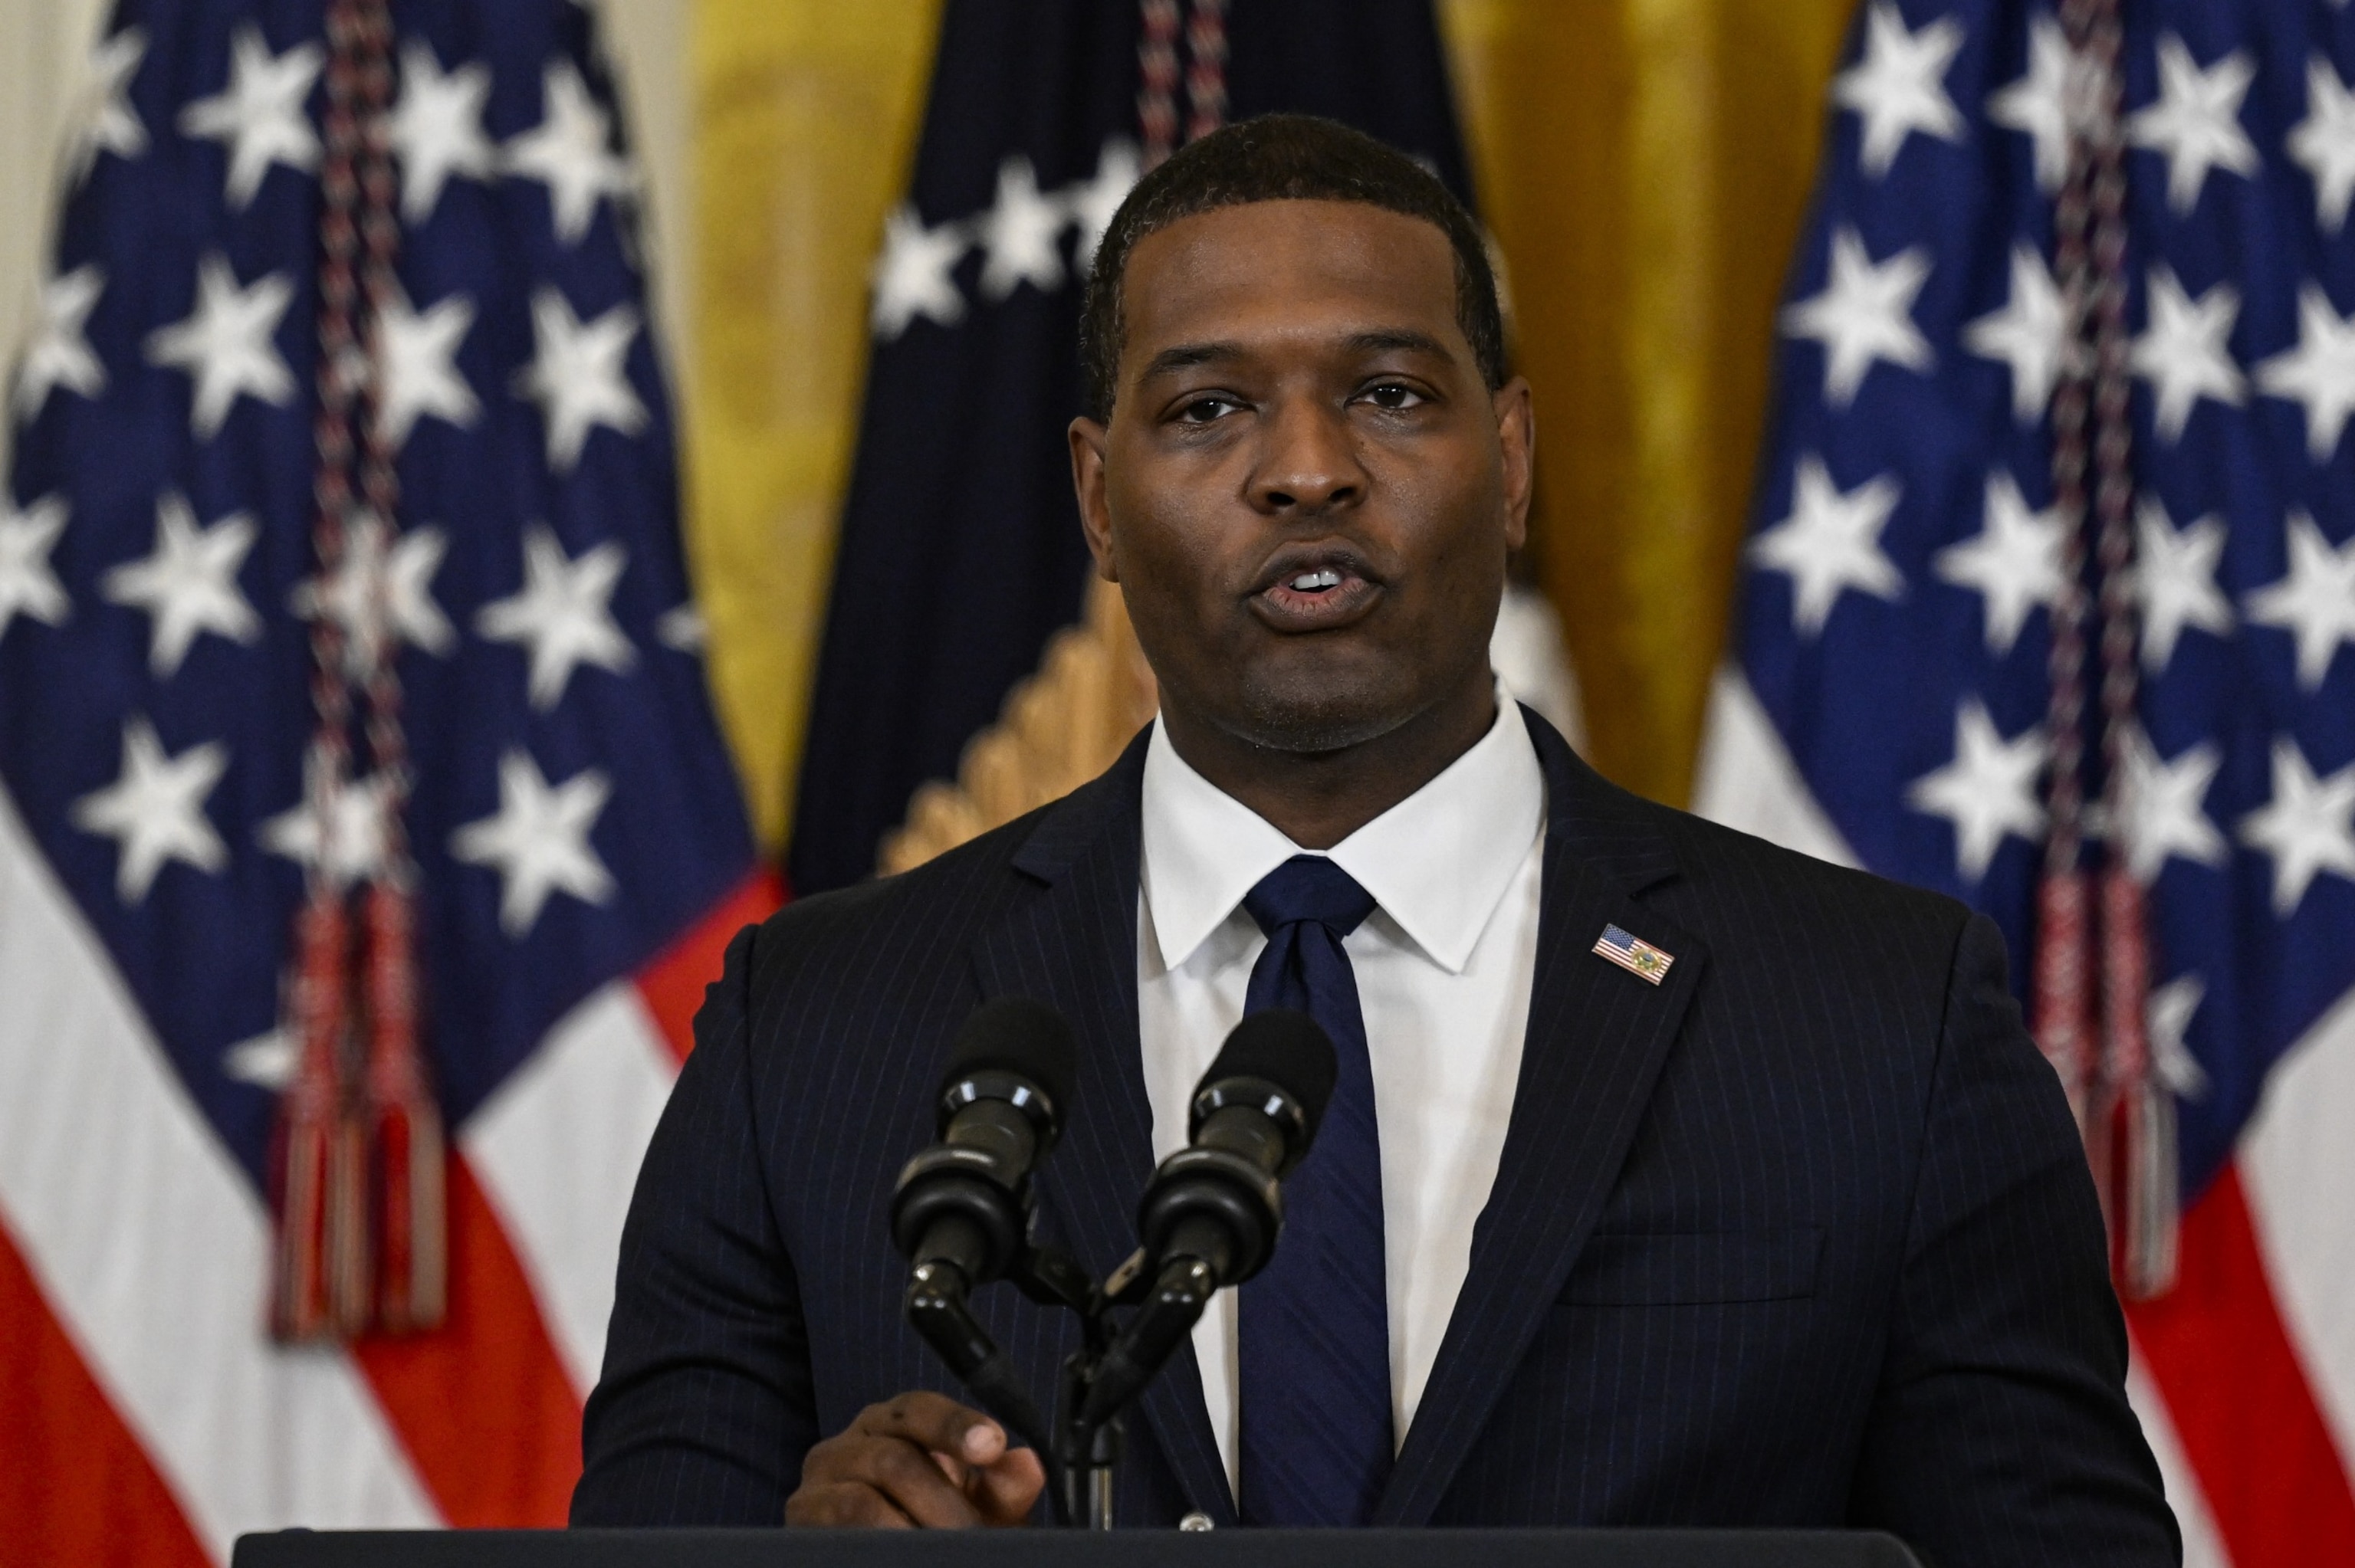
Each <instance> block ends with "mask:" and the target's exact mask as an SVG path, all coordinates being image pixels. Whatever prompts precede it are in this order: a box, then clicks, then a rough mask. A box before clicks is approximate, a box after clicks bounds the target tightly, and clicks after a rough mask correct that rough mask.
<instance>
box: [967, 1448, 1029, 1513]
mask: <svg viewBox="0 0 2355 1568" xmlns="http://www.w3.org/2000/svg"><path fill="white" fill-rule="evenodd" d="M1046 1489H1047V1467H1046V1466H1045V1465H1043V1464H1041V1463H1040V1462H1039V1456H1038V1455H1037V1453H1035V1452H1034V1451H1032V1450H1031V1449H1028V1448H1015V1449H1010V1450H1008V1451H1007V1454H1006V1455H1005V1456H1004V1457H1002V1458H1000V1459H999V1460H998V1461H997V1463H996V1464H994V1465H984V1466H981V1467H977V1468H976V1469H975V1472H974V1484H973V1486H972V1487H971V1488H969V1489H968V1495H970V1496H971V1497H972V1499H973V1500H974V1505H975V1507H976V1508H978V1509H979V1510H981V1517H982V1518H983V1519H984V1520H986V1521H987V1522H989V1523H991V1524H1020V1523H1021V1522H1022V1521H1023V1520H1026V1519H1028V1518H1029V1517H1030V1510H1031V1508H1032V1506H1033V1505H1035V1504H1036V1503H1037V1502H1038V1500H1039V1493H1040V1492H1042V1491H1044V1490H1046Z"/></svg>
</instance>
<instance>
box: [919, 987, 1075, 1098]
mask: <svg viewBox="0 0 2355 1568" xmlns="http://www.w3.org/2000/svg"><path fill="white" fill-rule="evenodd" d="M1079 1071H1080V1044H1079V1042H1078V1041H1077V1040H1076V1039H1074V1038H1073V1037H1072V1035H1071V1025H1070V1024H1068V1023H1066V1022H1063V1015H1062V1014H1061V1013H1060V1012H1056V1011H1055V1010H1054V1009H1053V1008H1051V1007H1049V1006H1048V1005H1047V1004H1046V1003H1045V1002H1043V1001H1031V1000H1030V999H1029V998H1028V997H1021V996H1001V997H999V998H997V999H996V1001H985V1002H983V1003H982V1004H981V1005H980V1006H979V1007H976V1008H975V1009H974V1010H973V1016H971V1017H970V1018H967V1019H966V1020H965V1021H964V1028H963V1029H961V1030H959V1031H958V1032H957V1041H956V1049H955V1050H954V1052H952V1053H951V1054H950V1055H949V1068H948V1072H947V1073H946V1074H945V1075H943V1077H942V1079H941V1086H942V1087H943V1089H945V1088H947V1087H948V1086H951V1085H953V1084H954V1083H955V1082H957V1080H958V1079H960V1078H963V1077H964V1076H965V1075H967V1074H969V1073H980V1072H999V1073H1012V1074H1015V1075H1018V1076H1020V1077H1024V1078H1028V1079H1029V1080H1030V1082H1032V1083H1034V1084H1036V1085H1038V1086H1039V1088H1041V1089H1043V1090H1045V1091H1046V1094H1047V1099H1048V1103H1049V1104H1050V1105H1051V1106H1052V1107H1054V1111H1055V1114H1056V1115H1057V1116H1058V1117H1060V1116H1061V1115H1062V1114H1063V1113H1064V1112H1065V1111H1066V1110H1068V1109H1069V1108H1070V1107H1071V1086H1072V1083H1073V1081H1074V1080H1075V1079H1077V1078H1078V1076H1079Z"/></svg>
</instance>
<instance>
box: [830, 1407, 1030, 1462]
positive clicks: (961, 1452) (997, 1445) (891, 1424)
mask: <svg viewBox="0 0 2355 1568" xmlns="http://www.w3.org/2000/svg"><path fill="white" fill-rule="evenodd" d="M851 1430H852V1431H854V1432H868V1433H872V1434H874V1435H875V1436H879V1437H898V1438H900V1439H902V1440H904V1441H906V1442H910V1443H913V1444H914V1445H916V1446H918V1447H919V1448H929V1449H931V1450H932V1451H933V1452H934V1453H939V1454H950V1455H954V1456H955V1457H957V1458H959V1459H963V1460H964V1461H966V1462H967V1463H969V1464H976V1465H986V1464H989V1463H991V1462H993V1461H994V1460H996V1458H997V1457H998V1456H999V1455H1000V1454H1003V1453H1004V1452H1005V1451H1006V1433H1005V1430H1004V1429H1003V1428H1002V1427H1000V1426H999V1425H997V1423H996V1422H995V1421H992V1420H991V1419H990V1418H989V1417H988V1416H986V1415H984V1414H982V1413H981V1412H980V1411H978V1410H969V1409H967V1408H966V1407H965V1406H964V1405H962V1404H958V1403H957V1402H956V1401H954V1400H953V1399H951V1398H949V1397H948V1396H947V1395H945V1394H939V1393H921V1392H919V1393H903V1394H900V1395H899V1396H898V1397H897V1398H893V1399H887V1400H885V1401H884V1402H883V1403H882V1404H870V1405H868V1407H867V1408H866V1409H865V1410H862V1411H860V1412H859V1413H858V1420H857V1421H855V1422H853V1423H851Z"/></svg>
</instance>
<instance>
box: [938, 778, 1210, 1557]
mask: <svg viewBox="0 0 2355 1568" xmlns="http://www.w3.org/2000/svg"><path fill="white" fill-rule="evenodd" d="M1145 747H1146V739H1145V737H1144V736H1139V737H1138V738H1137V739H1136V741H1135V742H1134V743H1132V744H1131V746H1130V747H1129V748H1128V750H1127V751H1126V752H1125V753H1124V754H1123V755H1122V757H1121V759H1120V761H1119V762H1117V763H1115V764H1114V767H1113V768H1112V769H1111V771H1110V772H1108V773H1106V774H1104V775H1103V777H1102V778H1100V779H1097V780H1095V781H1094V782H1093V783H1092V784H1090V785H1088V786H1086V787H1085V788H1083V789H1080V790H1079V791H1077V792H1075V793H1074V794H1072V795H1071V796H1069V797H1067V798H1065V800H1062V801H1061V802H1060V803H1059V804H1057V805H1055V806H1053V807H1050V808H1049V810H1047V812H1046V814H1045V815H1044V816H1043V817H1042V818H1041V819H1040V821H1039V826H1038V828H1037V829H1036V830H1035V831H1034V832H1032V834H1031V836H1030V838H1029V840H1028V842H1026V843H1025V844H1024V845H1023V848H1022V850H1021V852H1020V853H1018V854H1017V855H1016V856H1015V859H1014V865H1015V868H1016V870H1018V872H1020V873H1022V874H1025V875H1027V876H1028V877H1030V878H1032V879H1033V880H1035V881H1037V882H1039V883H1041V884H1043V887H1042V890H1041V892H1040V894H1039V897H1038V898H1037V899H1036V900H1034V901H1033V902H1032V903H1030V904H1029V905H1028V906H1025V907H1023V908H1022V909H1020V910H1018V912H1016V913H1015V914H1014V915H1013V916H1009V917H1008V918H1007V920H1006V921H1005V922H1003V923H1002V924H1001V925H999V926H998V927H996V928H995V929H993V930H991V931H989V932H988V933H986V935H985V936H984V937H983V938H982V939H981V941H980V943H979V944H978V946H977V948H976V949H975V955H974V963H975V974H976V978H977V979H978V980H979V982H980V986H981V991H982V994H983V996H984V997H985V998H988V997H997V996H1027V997H1030V998H1032V999H1034V1000H1036V1001H1043V1002H1045V1003H1047V1004H1048V1005H1050V1006H1051V1007H1053V1008H1055V1009H1057V1010H1058V1011H1059V1012H1061V1013H1062V1015H1063V1016H1064V1017H1065V1018H1066V1019H1068V1020H1069V1021H1070V1022H1071V1028H1072V1029H1073V1031H1074V1032H1076V1033H1077V1034H1078V1036H1079V1040H1080V1069H1079V1085H1078V1089H1077V1091H1076V1103H1075V1104H1074V1105H1073V1106H1072V1107H1071V1114H1070V1115H1069V1116H1068V1117H1066V1118H1064V1124H1063V1138H1062V1142H1061V1144H1060V1147H1058V1148H1057V1149H1056V1150H1055V1151H1054V1153H1053V1154H1052V1155H1050V1157H1049V1158H1048V1160H1047V1162H1046V1164H1045V1166H1044V1167H1043V1168H1042V1169H1041V1171H1040V1172H1039V1200H1040V1202H1041V1204H1042V1206H1043V1207H1044V1208H1045V1209H1046V1210H1047V1211H1048V1212H1049V1213H1050V1214H1052V1216H1053V1217H1054V1218H1055V1219H1056V1220H1057V1221H1058V1222H1059V1223H1060V1225H1061V1227H1062V1229H1063V1231H1064V1233H1065V1234H1066V1236H1067V1238H1068V1240H1069V1243H1070V1245H1071V1251H1072V1253H1073V1255H1075V1256H1076V1257H1077V1258H1078V1260H1079V1262H1080V1264H1081V1265H1082V1267H1084V1268H1085V1269H1087V1271H1088V1272H1089V1273H1090V1274H1092V1276H1094V1277H1096V1278H1098V1279H1102V1278H1103V1276H1104V1275H1105V1274H1106V1273H1107V1272H1108V1271H1109V1270H1110V1269H1111V1268H1112V1267H1113V1266H1114V1265H1116V1264H1118V1263H1119V1262H1120V1261H1121V1260H1122V1259H1123V1258H1124V1257H1126V1256H1127V1255H1129V1254H1130V1253H1131V1252H1133V1251H1135V1247H1136V1225H1135V1204H1136V1201H1137V1198H1138V1196H1139V1195H1140V1194H1142V1193H1143V1192H1144V1191H1145V1185H1146V1181H1147V1180H1148V1179H1149V1178H1150V1177H1151V1176H1152V1174H1153V1107H1152V1102H1151V1101H1150V1100H1149V1099H1148V1098H1147V1097H1146V1089H1145V1065H1144V1059H1143V1050H1142V1048H1141V1046H1140V1044H1139V1043H1138V1035H1137V1022H1136V897H1137V860H1138V853H1139V835H1140V828H1139V802H1140V800H1141V798H1142V790H1143V786H1144V778H1145ZM1143 1411H1144V1415H1145V1419H1146V1423H1147V1424H1148V1425H1150V1427H1151V1428H1152V1431H1153V1435H1154V1436H1155V1438H1156V1441H1157V1443H1158V1445H1159V1446H1160V1448H1161V1451H1162V1452H1163V1454H1164V1455H1166V1456H1167V1457H1168V1460H1169V1462H1170V1465H1171V1466H1172V1467H1173V1468H1175V1470H1176V1471H1177V1480H1178V1483H1179V1485H1180V1488H1181V1489H1183V1490H1184V1492H1185V1493H1186V1495H1187V1497H1188V1499H1191V1500H1192V1502H1193V1505H1194V1506H1195V1507H1196V1508H1199V1509H1200V1510H1202V1511H1204V1512H1205V1513H1208V1514H1209V1515H1210V1516H1211V1518H1212V1520H1213V1521H1214V1522H1216V1523H1219V1524H1222V1525H1226V1524H1232V1523H1234V1522H1236V1520H1235V1514H1234V1504H1233V1500H1232V1499H1231V1497H1230V1496H1229V1494H1228V1490H1227V1476H1226V1467H1225V1465H1224V1464H1223V1463H1222V1462H1221V1461H1220V1457H1219V1449H1218V1443H1217V1440H1216V1438H1215V1437H1214V1436H1212V1435H1211V1431H1210V1417H1209V1410H1208V1408H1207V1407H1206V1406H1205V1405H1204V1404H1203V1401H1202V1381H1201V1375H1200V1372H1199V1371H1198V1369H1197V1368H1196V1365H1195V1361H1194V1347H1193V1345H1192V1343H1191V1341H1190V1340H1189V1341H1188V1342H1187V1343H1186V1344H1185V1345H1183V1346H1182V1347H1181V1348H1180V1350H1179V1352H1178V1354H1177V1357H1176V1358H1175V1359H1174V1360H1173V1361H1171V1362H1170V1364H1169V1366H1168V1368H1167V1371H1166V1372H1163V1374H1162V1375H1161V1376H1160V1377H1159V1378H1156V1380H1155V1381H1154V1383H1153V1384H1152V1386H1151V1387H1150V1388H1149V1389H1148V1390H1147V1391H1146V1395H1145V1398H1144V1400H1143Z"/></svg>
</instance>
